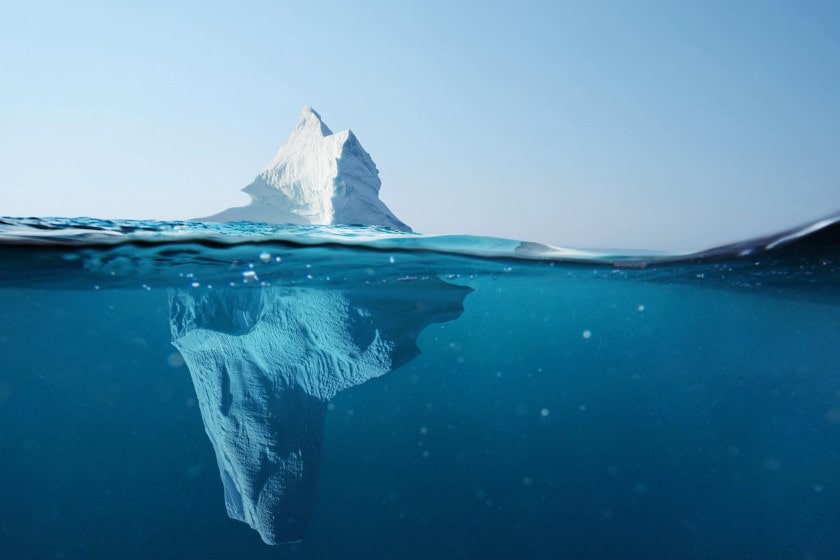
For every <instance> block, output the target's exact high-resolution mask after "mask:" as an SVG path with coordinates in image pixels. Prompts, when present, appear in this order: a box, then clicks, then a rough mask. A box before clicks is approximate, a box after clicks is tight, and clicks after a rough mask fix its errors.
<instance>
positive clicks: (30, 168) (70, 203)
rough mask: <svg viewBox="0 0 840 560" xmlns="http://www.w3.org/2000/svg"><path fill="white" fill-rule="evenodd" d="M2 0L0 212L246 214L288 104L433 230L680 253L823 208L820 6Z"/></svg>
mask: <svg viewBox="0 0 840 560" xmlns="http://www.w3.org/2000/svg"><path fill="white" fill-rule="evenodd" d="M0 2H2V4H0V68H2V74H3V85H2V87H0V154H3V155H2V156H0V215H17V216H19V215H63V216H78V215H90V216H97V217H113V218H117V217H124V218H160V219H175V218H188V217H195V216H201V215H207V214H211V213H214V212H217V211H219V210H221V209H223V208H226V207H229V206H233V205H239V204H243V203H245V202H246V201H247V197H246V196H245V195H244V194H241V193H239V189H240V188H242V187H243V186H245V185H246V184H248V183H249V182H250V181H251V179H252V178H253V177H254V176H255V175H256V174H257V173H258V172H259V170H260V169H261V168H262V167H263V166H264V165H265V164H266V163H267V162H268V161H269V160H270V159H271V157H272V156H273V155H274V153H275V151H276V150H277V148H278V147H279V146H280V144H281V143H282V141H283V140H284V139H285V138H286V136H287V135H288V133H289V132H290V130H291V128H292V127H293V125H294V123H295V121H296V119H297V115H298V112H299V111H300V109H301V108H302V107H303V106H304V105H312V106H313V107H314V108H315V109H316V110H318V111H319V112H320V113H321V115H322V116H323V118H324V120H325V122H326V123H327V124H328V125H329V126H330V127H331V128H332V129H333V130H341V129H344V128H351V129H352V130H353V131H354V132H355V133H356V134H357V136H358V137H359V139H360V140H361V142H362V144H363V145H364V146H365V148H366V149H367V150H368V151H369V152H370V153H371V155H372V157H373V159H374V161H375V162H376V163H377V165H378V167H379V170H380V176H381V178H382V181H383V187H382V191H381V197H382V198H383V200H384V201H385V202H386V203H387V204H388V205H389V206H390V207H391V209H392V210H393V211H394V212H395V213H396V214H397V215H398V216H399V217H400V218H401V219H402V220H404V221H405V222H407V223H408V224H410V225H411V226H412V227H414V228H415V229H416V230H418V231H421V232H426V233H471V234H485V235H496V236H503V237H513V238H518V239H526V240H533V241H542V242H547V243H552V244H557V245H569V246H578V247H622V248H648V249H666V250H681V249H698V248H702V247H706V246H710V245H715V244H719V243H724V242H728V241H734V240H737V239H740V238H744V237H750V236H755V235H759V234H763V233H768V232H771V231H774V230H778V229H783V228H787V227H791V226H794V225H797V224H800V223H802V222H806V221H809V220H812V219H816V218H819V217H822V216H825V215H827V214H832V213H835V212H838V211H840V103H838V100H840V3H837V2H810V1H804V2H787V1H782V2H773V1H760V2H750V1H739V2H731V1H730V2H714V1H708V2H677V1H670V2H660V1H655V0H651V1H645V2H641V1H639V2H630V1H615V2H597V1H587V2H583V1H582V2H561V1H555V2H525V3H521V5H520V3H513V2H504V3H501V2H472V3H471V2H437V1H429V2H422V3H421V2H402V3H396V2H353V3H348V2H280V1H271V2H248V1H243V2H239V3H231V2H207V1H204V2H171V3H164V2H161V3H155V2H147V3H143V5H140V3H137V5H134V6H132V5H124V4H127V3H123V2H74V1H72V0H71V1H66V2H32V3H23V2H16V3H12V2H9V1H7V0H0Z"/></svg>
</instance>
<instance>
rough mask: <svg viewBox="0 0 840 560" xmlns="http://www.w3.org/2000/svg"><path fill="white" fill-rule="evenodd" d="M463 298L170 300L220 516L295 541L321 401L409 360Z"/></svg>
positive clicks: (440, 293)
mask: <svg viewBox="0 0 840 560" xmlns="http://www.w3.org/2000/svg"><path fill="white" fill-rule="evenodd" d="M398 289H400V288H398ZM469 291H470V290H469V289H468V288H464V287H460V286H454V285H451V284H447V283H445V282H442V281H431V282H429V283H426V284H425V285H423V287H422V290H414V291H413V290H410V289H409V290H402V291H401V293H400V294H399V296H398V297H397V298H394V297H389V294H388V292H392V293H393V292H394V288H392V287H390V286H387V285H386V286H377V287H368V286H360V287H355V288H353V289H335V290H330V289H307V288H289V289H280V288H273V289H262V290H247V289H244V290H233V289H219V290H213V291H205V292H199V293H196V291H195V290H191V291H190V290H183V289H182V290H177V291H173V293H172V294H171V295H170V305H171V316H172V322H171V327H172V343H173V344H174V345H175V346H176V347H177V348H178V350H179V351H180V352H181V355H182V356H183V357H184V360H185V361H186V364H187V366H188V367H189V370H190V374H191V375H192V378H193V382H194V383H195V389H196V394H197V395H198V402H199V405H200V408H201V415H202V418H203V419H204V426H205V429H206V431H207V435H208V436H209V437H210V441H211V442H212V443H213V448H214V449H215V452H216V458H217V460H218V463H219V471H220V473H221V478H222V483H223V485H224V492H225V505H226V507H227V512H228V515H230V517H232V518H233V519H237V520H239V521H243V522H245V523H248V524H249V525H250V526H251V527H252V528H254V529H255V530H256V531H258V532H259V534H260V536H261V537H262V538H263V540H264V541H265V542H266V543H268V544H278V543H281V542H292V541H297V540H300V539H301V538H302V537H303V534H304V531H305V529H306V526H307V523H308V521H309V518H310V517H311V515H312V510H313V508H314V504H315V490H316V487H317V480H318V471H319V467H320V460H321V459H320V457H321V445H322V441H323V431H324V418H325V414H326V411H327V402H328V401H329V400H330V399H331V398H333V397H334V396H335V395H336V393H338V392H339V391H343V390H345V389H347V388H350V387H353V386H354V385H359V384H361V383H364V382H365V381H367V380H369V379H372V378H374V377H379V376H381V375H384V374H386V373H388V372H389V371H392V370H393V369H395V368H397V367H399V366H400V365H402V364H404V363H406V362H408V361H409V360H411V359H412V358H414V357H415V356H416V355H417V354H418V353H419V350H418V348H417V345H416V342H415V341H416V338H417V335H418V334H419V333H420V331H421V330H422V329H423V328H424V327H425V326H426V325H428V324H430V323H435V322H442V321H449V320H452V319H455V318H456V317H458V316H459V315H460V314H461V312H462V311H463V307H462V304H461V302H462V300H463V299H464V296H465V295H466V294H467V293H468V292H469Z"/></svg>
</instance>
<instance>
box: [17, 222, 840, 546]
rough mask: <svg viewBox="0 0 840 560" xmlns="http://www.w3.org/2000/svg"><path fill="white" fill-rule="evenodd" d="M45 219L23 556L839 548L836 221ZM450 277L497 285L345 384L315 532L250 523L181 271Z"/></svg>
mask: <svg viewBox="0 0 840 560" xmlns="http://www.w3.org/2000/svg"><path fill="white" fill-rule="evenodd" d="M22 227H23V226H21V224H20V223H19V222H12V221H7V224H6V232H7V233H6V236H5V243H4V244H3V245H2V246H0V314H2V315H1V316H2V322H0V363H1V364H2V365H1V366H0V475H2V480H3V484H0V504H2V508H0V558H4V559H5V558H117V557H120V558H150V557H153V558H301V559H304V558H382V559H385V558H546V559H548V558H580V559H603V558H620V559H658V558H662V559H666V558H667V559H672V558H721V559H723V558H727V559H728V558H755V559H759V558H760V559H776V558H778V559H782V558H784V559H788V558H791V559H793V558H796V559H826V558H838V557H840V531H838V528H840V250H839V248H840V243H838V239H839V237H838V234H837V227H836V223H834V224H827V226H826V227H824V228H822V229H818V230H817V231H815V232H811V233H809V234H808V235H804V236H802V237H800V238H798V239H794V240H792V241H790V242H788V243H782V244H780V245H779V246H778V247H774V248H773V249H772V250H770V251H764V250H763V248H764V247H765V246H766V245H767V243H764V244H758V245H751V247H753V249H754V250H750V251H745V249H744V247H737V248H736V249H737V250H736V251H734V252H733V251H729V252H726V251H724V252H722V253H711V254H709V255H706V256H703V255H699V256H698V255H695V256H689V257H680V258H674V259H669V258H663V259H662V260H656V259H650V258H641V257H634V258H627V259H619V258H616V257H609V256H605V255H600V256H598V257H597V258H592V257H587V256H585V255H583V256H580V258H581V259H582V261H581V262H568V261H565V260H562V259H560V258H558V255H556V254H549V252H547V250H546V249H535V248H533V247H530V248H529V247H524V248H523V247H522V246H519V245H518V244H516V243H511V244H505V243H503V242H500V241H492V240H488V241H482V240H476V239H474V238H450V239H447V240H444V241H440V240H437V241H428V240H423V239H422V238H421V239H420V241H418V239H417V238H416V237H405V238H402V237H398V238H396V239H385V238H376V240H375V241H370V240H369V239H367V238H366V240H363V241H364V242H362V243H357V242H356V240H354V238H353V232H352V231H349V230H347V231H343V232H340V233H341V235H343V236H344V240H343V241H341V243H344V242H349V243H350V244H349V245H347V244H336V243H335V239H334V238H330V240H329V242H328V243H327V244H324V243H321V242H318V239H317V236H316V239H315V241H312V239H311V237H309V236H310V233H311V232H308V231H298V232H292V233H288V232H287V234H286V238H284V239H279V238H277V237H276V236H275V237H274V238H272V239H270V240H267V241H265V242H257V238H253V237H252V238H249V239H243V240H242V242H241V243H237V244H235V245H229V244H220V243H219V242H218V239H214V240H213V241H212V242H210V241H208V238H204V239H203V240H196V239H185V240H172V239H168V240H166V241H165V242H164V243H160V242H159V240H155V241H153V242H148V243H147V242H146V241H148V239H147V240H144V242H140V243H138V242H136V240H135V241H133V242H128V243H125V242H121V243H120V244H111V243H110V242H109V243H101V237H97V235H98V234H99V232H97V231H95V230H93V231H94V235H93V238H94V239H93V241H92V240H91V239H90V238H84V237H83V238H79V237H78V236H76V237H73V236H65V238H64V239H60V238H61V232H62V231H63V232H65V233H66V231H67V226H66V224H65V225H63V226H62V227H63V228H64V229H61V230H44V231H46V234H45V235H47V238H48V239H49V240H50V243H44V242H43V239H40V240H37V241H33V238H32V237H31V236H29V237H27V236H25V235H21V231H22ZM13 228H14V232H12V229H13ZM0 229H2V228H0ZM74 235H75V234H74ZM85 235H87V234H85ZM359 235H361V233H360V234H359ZM364 235H368V236H369V237H376V235H374V234H372V233H371V232H370V231H369V230H368V231H366V232H365V233H364ZM0 237H2V236H0ZM71 237H73V239H69V238H71ZM164 237H165V236H164ZM68 239H69V241H68ZM383 239H384V240H383ZM56 240H59V241H61V244H56ZM301 240H304V241H302V244H301V243H299V242H300V241H301ZM765 241H766V240H765ZM68 243H69V244H68ZM424 243H427V244H429V243H430V244H431V245H423V244H424ZM435 244H437V245H435ZM447 244H449V245H450V246H451V247H455V248H456V249H457V250H456V251H452V252H447V251H445V250H442V249H445V247H443V246H444V245H447ZM403 245H405V246H403ZM470 248H471V249H470ZM467 249H469V250H467ZM470 251H472V253H471V254H470ZM517 251H519V253H518V254H517ZM540 251H542V252H540ZM490 253H492V255H491V254H490ZM740 253H744V256H738V254H740ZM746 253H750V254H749V255H746ZM266 254H267V255H269V257H265V255H266ZM278 256H279V257H281V260H280V261H279V262H278V261H277V260H276V257H278ZM565 256H566V257H568V256H569V255H568V254H567V255H565ZM587 258H589V259H590V260H586V259H587ZM392 260H393V262H392ZM616 264H618V265H620V266H616ZM642 264H644V265H645V266H644V267H642V266H641V265H642ZM251 265H253V268H252V267H251ZM307 265H308V266H307ZM249 271H254V275H251V274H250V273H249ZM243 273H245V274H243ZM254 276H256V278H254ZM327 277H329V279H328V278H327ZM441 281H442V282H444V283H446V284H451V285H453V286H455V285H457V286H468V287H470V288H472V290H473V291H472V292H471V293H469V294H468V295H465V293H464V292H461V291H459V292H458V294H459V297H462V298H463V312H462V313H461V314H460V316H457V317H454V318H453V317H449V318H448V319H447V320H442V321H441V322H438V323H434V324H431V325H429V326H427V327H425V328H424V329H423V330H422V332H420V333H419V335H418V336H417V340H416V344H417V346H418V347H419V349H420V350H421V352H422V353H421V354H420V355H418V356H417V357H414V358H413V359H409V360H408V361H407V362H406V363H404V365H401V366H400V367H398V368H397V369H395V371H393V372H391V373H387V374H385V375H383V376H381V377H377V378H374V379H371V380H369V381H367V382H364V383H361V384H358V385H355V386H352V387H349V388H347V389H345V390H342V391H339V392H338V393H337V394H335V396H334V397H333V398H332V399H331V400H329V403H328V404H327V413H326V418H325V423H324V427H323V446H322V448H321V462H320V470H319V476H318V481H317V492H316V496H317V497H316V502H315V505H314V512H313V514H312V517H311V520H310V521H309V524H308V529H307V531H306V534H305V536H304V538H303V540H302V541H301V542H299V543H294V544H281V545H277V546H269V545H266V544H264V543H263V542H262V540H261V539H260V535H258V534H257V533H256V532H255V531H253V530H252V529H251V528H249V527H248V525H246V524H245V523H241V522H238V521H234V520H232V519H230V518H229V517H228V515H227V514H226V511H225V504H224V498H223V491H222V483H221V480H220V474H219V468H218V466H217V456H216V454H214V447H213V446H212V445H211V443H210V440H209V439H208V435H207V433H205V425H204V423H203V421H202V414H201V411H200V410H199V409H200V406H199V404H200V403H199V402H198V400H197V394H196V388H195V387H194V384H193V381H192V380H191V373H190V371H188V369H187V367H186V366H185V364H184V359H183V358H182V356H181V355H180V354H179V352H178V351H177V350H176V349H175V348H174V347H173V346H172V343H171V341H172V337H173V334H172V331H171V321H172V307H171V298H172V294H173V293H175V292H177V291H179V290H180V291H186V292H187V293H193V294H200V293H206V292H208V291H210V290H219V289H220V288H222V287H224V288H225V289H227V290H229V291H231V293H232V292H233V291H236V290H252V291H257V292H258V291H260V290H263V291H268V293H276V292H278V291H280V292H283V291H287V290H290V289H294V290H299V292H295V293H300V294H303V296H301V297H304V296H306V295H307V294H309V293H310V292H313V291H318V290H327V291H329V290H340V291H342V293H355V292H353V290H356V289H357V288H358V287H359V286H368V287H369V286H371V285H373V286H375V287H377V291H376V292H374V293H382V294H384V295H383V297H384V298H385V300H384V302H383V303H381V309H385V310H387V309H393V310H394V313H395V314H400V313H403V312H405V306H401V305H400V303H399V302H400V300H401V298H404V301H421V300H422V301H425V300H424V299H423V298H425V297H427V296H428V293H429V289H430V288H429V287H430V286H432V285H436V284H430V283H436V282H441ZM230 282H233V283H234V286H231V285H230ZM193 283H195V284H197V286H196V287H193ZM208 284H210V285H213V286H214V287H213V288H209V287H208ZM382 286H387V287H388V290H384V289H383V290H382V291H378V290H379V288H380V287H382ZM283 293H286V292H283ZM418 294H421V295H418ZM464 295H465V297H463V296H464ZM421 296H422V297H421ZM371 305H372V306H374V307H376V305H378V304H371ZM316 334H317V333H316ZM193 373H194V372H193ZM235 374H236V373H235V372H231V375H235Z"/></svg>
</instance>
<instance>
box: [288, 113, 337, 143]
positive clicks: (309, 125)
mask: <svg viewBox="0 0 840 560" xmlns="http://www.w3.org/2000/svg"><path fill="white" fill-rule="evenodd" d="M303 130H307V131H308V130H312V131H313V132H315V131H318V132H320V134H321V136H329V135H330V134H332V130H330V127H328V126H327V125H326V124H325V123H324V121H323V120H322V119H321V115H319V114H318V111H316V110H315V109H313V108H312V107H310V106H309V105H307V106H306V107H304V108H303V110H302V111H301V112H300V116H299V117H298V122H297V125H295V130H294V132H293V133H292V135H293V136H294V134H295V133H297V132H298V131H303Z"/></svg>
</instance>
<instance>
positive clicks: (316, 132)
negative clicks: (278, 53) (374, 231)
mask: <svg viewBox="0 0 840 560" xmlns="http://www.w3.org/2000/svg"><path fill="white" fill-rule="evenodd" d="M381 185H382V182H381V181H380V180H379V170H377V169H376V164H374V163H373V160H372V159H371V157H370V155H369V154H368V153H367V152H366V151H365V149H364V148H363V147H362V145H361V144H360V143H359V140H358V139H357V138H356V135H355V134H353V132H352V131H350V130H343V131H341V132H335V133H333V132H332V131H331V130H330V129H329V127H327V125H326V124H324V121H322V120H321V116H320V115H319V114H318V113H316V112H315V111H314V110H313V109H312V108H311V107H305V108H304V109H303V111H302V112H301V114H300V117H299V118H298V122H297V126H295V128H294V130H293V131H292V134H291V135H290V136H289V138H288V139H287V140H286V142H285V143H284V144H283V145H282V146H281V147H280V150H279V151H278V152H277V155H275V156H274V159H272V160H271V162H270V163H269V164H268V165H267V166H266V167H265V169H263V171H262V172H261V173H260V174H259V175H257V177H256V179H254V182H253V183H251V184H250V185H248V186H247V187H245V188H244V189H242V191H243V192H245V193H247V194H248V195H249V196H250V197H251V204H250V205H248V206H242V207H236V208H228V209H227V210H225V211H223V212H220V213H218V214H215V215H213V216H209V217H206V218H202V220H203V221H208V222H241V221H251V222H266V223H272V224H296V225H307V224H318V225H329V224H345V225H365V226H385V227H389V228H391V229H395V230H399V231H411V228H410V227H408V226H407V225H405V224H404V223H403V222H402V221H401V220H399V219H398V218H397V217H396V216H395V215H394V214H393V213H392V212H391V211H390V210H389V209H388V207H387V206H386V205H385V203H384V202H382V201H381V200H380V199H379V189H380V187H381Z"/></svg>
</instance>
